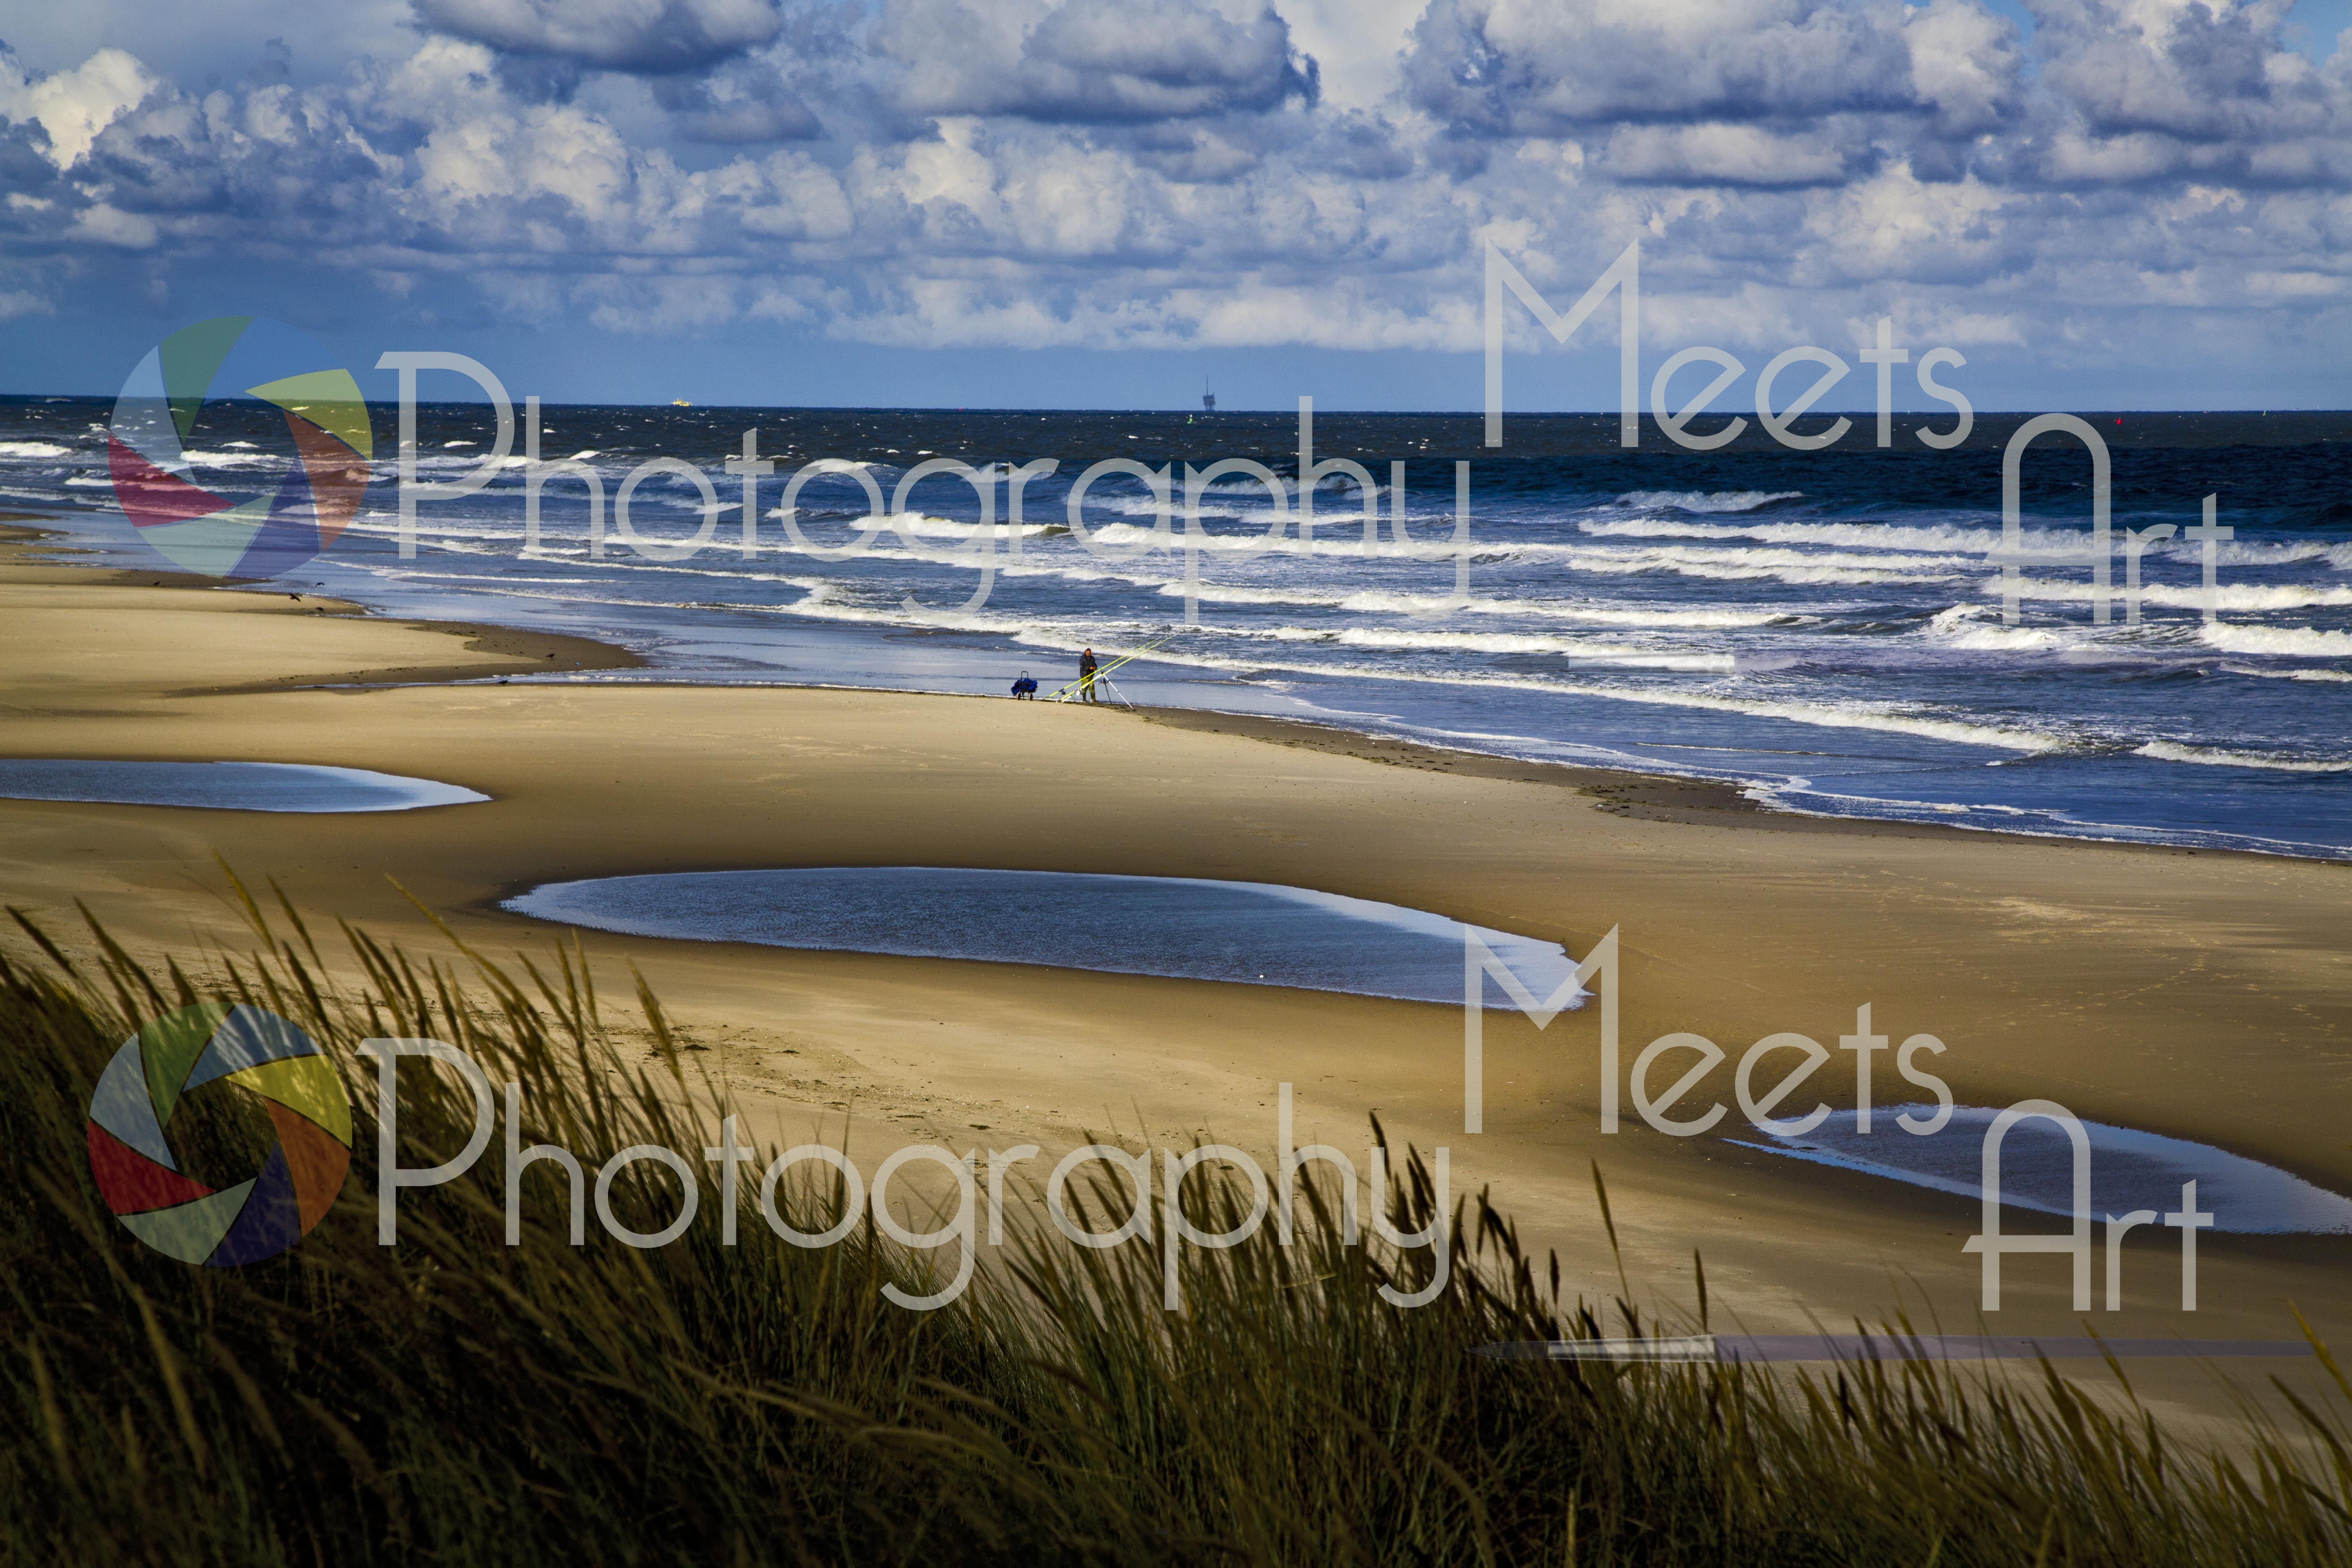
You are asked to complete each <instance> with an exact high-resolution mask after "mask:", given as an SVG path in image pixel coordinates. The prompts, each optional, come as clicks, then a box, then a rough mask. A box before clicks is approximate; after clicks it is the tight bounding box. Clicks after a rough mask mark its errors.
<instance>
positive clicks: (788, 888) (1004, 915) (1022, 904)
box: [504, 866, 1576, 1006]
mask: <svg viewBox="0 0 2352 1568" xmlns="http://www.w3.org/2000/svg"><path fill="white" fill-rule="evenodd" d="M504 907H505V908H507V909H509V910H513V911H515V912H516V913H518V914H525V915H530V916H532V917H534V918H535V919H539V920H544V921H561V922H562V923H564V924H567V925H579V926H588V927H591V928H593V929H594V930H598V931H621V932H625V933H626V934H629V935H632V936H657V937H677V938H683V939H686V940H688V941H694V942H756V943H759V944H761V945H762V946H767V947H793V948H814V949H821V950H831V951H838V952H878V953H889V954H894V955H898V956H902V957H910V958H966V959H979V960H982V961H984V962H989V963H1042V964H1048V965H1051V966H1053V967H1055V968H1060V969H1092V970H1100V971H1104V972H1106V973H1113V974H1158V975H1166V976H1171V977H1173V978H1176V979H1183V980H1224V981H1233V982H1237V983H1239V984H1244V985H1290V986H1298V987H1301V988H1304V989H1307V990H1311V991H1344V992H1350V993H1353V994H1357V995H1362V996H1387V997H1396V998H1400V999H1402V1000H1406V1001H1415V1002H1444V1003H1452V1004H1455V1005H1459V1004H1460V1003H1461V1001H1462V995H1463V947H1464V943H1463V931H1465V926H1464V925H1463V923H1462V922H1461V921H1454V920H1448V919H1446V918H1445V917H1444V916H1443V915H1435V914H1431V913H1428V912H1427V911H1425V910H1409V909H1404V908H1402V907H1401V906H1399V905H1396V904H1382V903H1375V902H1373V901H1371V900H1367V899H1350V898H1344V897H1341V896H1340V895H1339V894H1336V893H1318V892H1315V891H1312V890H1310V889H1305V888H1286V887H1280V886H1277V885H1276V884H1273V883H1268V882H1222V881H1209V880H1203V879H1194V878H1189V877H1119V876H1102V875H1095V874H1091V873H1083V872H1069V871H991V870H953V869H942V868H932V867H921V866H886V867H853V868H811V869H797V870H773V871H693V872H678V873H672V874H668V875H657V876H646V877H604V878H598V879H593V880H591V881H583V882H551V883H548V884H546V885H545V886H542V887H539V888H534V889H531V890H530V892H528V893H524V894H522V895H520V897H518V898H512V899H509V900H506V903H505V906H504ZM1466 929H1468V930H1470V931H1475V933H1476V934H1477V936H1478V938H1479V939H1480V940H1481V941H1482V942H1485V944H1486V947H1487V949H1488V950H1489V951H1490V952H1493V953H1494V954H1495V956H1496V957H1497V958H1498V959H1500V960H1501V961H1502V962H1503V963H1506V964H1507V965H1508V966H1509V967H1510V969H1511V971H1512V973H1515V974H1517V976H1518V977H1519V979H1520V981H1521V982H1522V983H1523V984H1526V985H1527V986H1528V988H1529V989H1530V990H1532V991H1533V992H1534V993H1535V994H1536V997H1537V999H1538V1001H1542V1000H1544V999H1545V998H1548V997H1549V996H1550V995H1551V994H1552V993H1553V992H1554V991H1555V990H1556V989H1558V988H1559V985H1560V984H1561V982H1563V981H1565V980H1567V979H1568V978H1569V977H1570V976H1571V975H1572V974H1573V973H1575V969H1576V965H1575V963H1574V961H1573V960H1571V959H1570V957H1569V956H1568V953H1567V952H1566V950H1565V949H1563V948H1562V947H1561V946H1560V945H1559V943H1558V942H1542V941H1538V940H1537V939H1536V938H1533V937H1526V936H1516V935H1513V934H1511V933H1510V932H1507V931H1489V930H1487V929H1486V928H1485V927H1483V926H1472V927H1468V928H1466ZM1486 994H1487V995H1488V997H1489V1005H1496V1006H1501V1005H1508V1004H1507V1002H1506V1001H1505V999H1504V998H1503V997H1502V995H1501V994H1499V991H1498V988H1497V987H1496V984H1495V983H1494V982H1492V981H1488V982H1487V983H1486Z"/></svg>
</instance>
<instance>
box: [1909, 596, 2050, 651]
mask: <svg viewBox="0 0 2352 1568" xmlns="http://www.w3.org/2000/svg"><path fill="white" fill-rule="evenodd" d="M1990 613H1992V612H1991V611H1990V608H1989V607H1988V606H1986V605H1953V606H1952V607H1951V608H1950V609H1948V610H1943V611H1939V612H1938V613H1937V615H1936V616H1934V617H1933V618H1932V619H1930V620H1929V621H1928V623H1927V634H1928V635H1929V636H1930V637H1935V638H1937V640H1938V641H1940V642H1942V643H1943V644H1944V645H1945V646H1947V647H1958V648H1970V649H1983V650H1988V651H1993V652H2004V653H2006V652H2031V651H2033V650H2035V649H2040V648H2048V647H2057V646H2059V644H2060V642H2061V641H2062V640H2063V639H2062V638H2061V637H2058V636H2057V635H2056V634H2055V633H2053V632H2050V631H2046V630H2043V629H2042V628H2041V627H2039V626H1988V625H1986V624H1984V622H1982V621H1981V620H1979V619H1978V617H1979V616H1985V615H1988V614H1990Z"/></svg>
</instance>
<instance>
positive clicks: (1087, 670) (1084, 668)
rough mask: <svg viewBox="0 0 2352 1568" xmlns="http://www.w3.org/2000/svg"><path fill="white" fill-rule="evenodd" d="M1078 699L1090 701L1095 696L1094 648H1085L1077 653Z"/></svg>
mask: <svg viewBox="0 0 2352 1568" xmlns="http://www.w3.org/2000/svg"><path fill="white" fill-rule="evenodd" d="M1078 700H1080V701H1082V702H1092V701H1094V700H1096V698H1095V650H1094V649H1092V648H1087V650H1086V651H1085V652H1083V653H1081V654H1079V655H1078Z"/></svg>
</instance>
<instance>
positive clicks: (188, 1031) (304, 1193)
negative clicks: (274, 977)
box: [88, 1002, 352, 1268]
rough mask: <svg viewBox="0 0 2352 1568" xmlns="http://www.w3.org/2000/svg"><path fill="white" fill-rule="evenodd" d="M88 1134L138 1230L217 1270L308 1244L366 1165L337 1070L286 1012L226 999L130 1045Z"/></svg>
mask: <svg viewBox="0 0 2352 1568" xmlns="http://www.w3.org/2000/svg"><path fill="white" fill-rule="evenodd" d="M88 1132H89V1170H90V1174H91V1175H92V1176H93V1177H94V1178H96V1180H97V1182H98V1190H99V1193H100V1195H101V1196H102V1197H103V1198H104V1199H105V1200H106V1206H107V1207H108V1208H110V1209H111V1210H112V1211H113V1212H114V1215H115V1216H116V1217H117V1218H119V1219H120V1220H121V1221H122V1223H123V1225H124V1226H125V1227H127V1228H128V1229H129V1230H130V1232H131V1235H133V1236H135V1237H138V1238H139V1239H140V1240H142V1241H143V1242H145V1243H146V1244H147V1245H148V1246H150V1247H153V1248H154V1249H155V1250H156V1251H158V1252H161V1253H163V1254H164V1255H166V1256H167V1257H171V1258H178V1259H179V1260H180V1261H181V1262H183V1263H199V1264H205V1265H208V1266H210V1267H212V1268H233V1267H236V1265H239V1264H246V1263H258V1262H261V1261H262V1260H263V1259H265V1258H275V1257H277V1256H278V1254H279V1253H281V1252H283V1251H285V1250H286V1249H287V1248H288V1247H291V1246H293V1245H294V1244H295V1243H296V1242H298V1241H299V1240H301V1239H302V1237H304V1236H306V1235H308V1234H309V1233H310V1229H311V1227H312V1226H316V1225H317V1224H318V1223H319V1221H320V1219H322V1218H323V1217H325V1215H326V1213H327V1210H328V1209H329V1208H330V1207H331V1206H333V1204H334V1201H335V1197H336V1194H339V1193H340V1192H341V1191H342V1185H343V1176H344V1173H346V1172H347V1171H349V1169H350V1168H351V1162H352V1108H351V1101H350V1100H349V1098H348V1097H347V1096H346V1095H345V1093H344V1091H343V1083H342V1079H341V1077H340V1076H339V1075H338V1074H337V1073H336V1071H335V1068H334V1064H332V1063H331V1062H330V1061H328V1059H327V1058H326V1057H325V1056H324V1055H323V1054H322V1053H321V1052H320V1049H319V1047H318V1046H317V1044H316V1043H315V1042H313V1041H312V1040H311V1038H310V1036H308V1035H306V1034H304V1033H303V1032H302V1031H301V1030H300V1029H298V1028H296V1027H295V1026H293V1025H291V1024H289V1023H288V1022H287V1021H286V1020H285V1019H283V1018H281V1017H279V1016H277V1015H276V1014H274V1013H269V1012H265V1011H263V1010H262V1009H261V1008H258V1007H252V1006H245V1005H237V1006H229V1005H226V1004H223V1003H218V1002H205V1003H200V1004H198V1005H195V1006H193V1007H183V1008H180V1009H179V1010H178V1011H176V1012H173V1013H167V1014H165V1015H164V1016H162V1017H160V1018H157V1019H156V1020H155V1021H154V1022H152V1023H151V1024H149V1025H147V1026H146V1027H144V1028H142V1029H141V1030H140V1031H139V1032H138V1033H137V1034H136V1035H133V1036H132V1037H131V1038H130V1039H128V1040H125V1041H124V1042H123V1043H122V1048H121V1049H120V1050H118V1051H116V1052H115V1053H114V1058H113V1060H111V1061H110V1062H109V1063H108V1064H107V1067H106V1071H105V1072H104V1073H103V1074H102V1075H100V1079H99V1080H98V1089H97V1091H96V1092H95V1093H93V1094H92V1095H91V1096H90V1102H89V1127H88Z"/></svg>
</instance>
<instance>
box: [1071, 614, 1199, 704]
mask: <svg viewBox="0 0 2352 1568" xmlns="http://www.w3.org/2000/svg"><path fill="white" fill-rule="evenodd" d="M1175 640H1176V634H1175V633H1174V632H1169V633H1167V634H1166V635H1164V636H1161V637H1154V638H1152V639H1151V640H1150V642H1147V643H1145V644H1143V645H1142V646H1141V647H1135V648H1131V649H1129V651H1128V652H1126V653H1123V654H1121V655H1119V656H1118V658H1115V659H1112V660H1111V661H1110V662H1109V663H1108V664H1104V665H1100V666H1097V668H1096V669H1095V672H1094V674H1093V675H1091V676H1085V675H1082V676H1080V677H1078V678H1077V679H1076V680H1073V681H1071V682H1070V683H1069V684H1068V685H1066V686H1064V687H1061V688H1060V689H1057V690H1055V692H1054V694H1053V696H1052V697H1051V698H1050V699H1048V700H1050V701H1054V702H1074V701H1076V700H1078V698H1079V697H1080V696H1081V695H1082V694H1083V693H1084V692H1085V690H1086V687H1087V682H1088V681H1089V680H1092V681H1093V682H1095V683H1096V684H1097V685H1098V686H1105V687H1108V685H1109V681H1108V679H1106V678H1107V677H1108V675H1109V674H1110V672H1111V671H1112V670H1114V669H1117V668H1119V667H1120V666H1122V665H1126V664H1131V663H1133V662H1134V661H1135V660H1137V659H1139V658H1142V657H1143V656H1144V655H1145V654H1147V653H1150V652H1151V651H1152V650H1153V649H1154V648H1158V647H1165V646H1166V645H1167V644H1169V643H1171V642H1173V641H1175ZM1119 700H1120V701H1122V702H1126V701H1127V700H1126V699H1125V698H1124V697H1122V698H1120V699H1119ZM1128 706H1129V707H1130V708H1132V707H1133V706H1135V705H1134V704H1133V703H1131V702H1129V703H1128Z"/></svg>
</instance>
